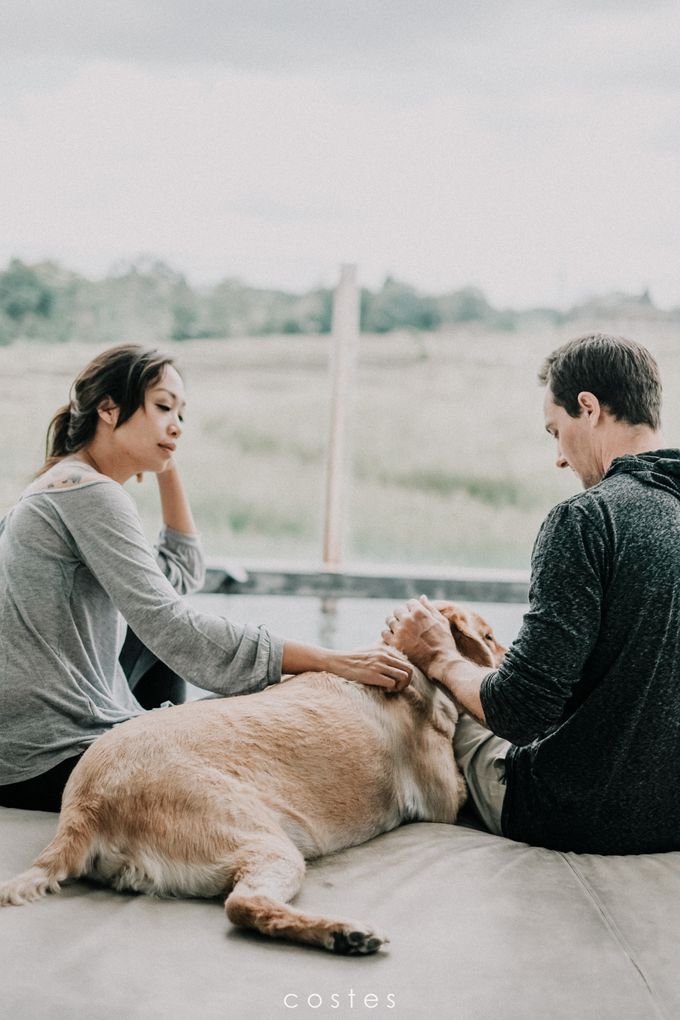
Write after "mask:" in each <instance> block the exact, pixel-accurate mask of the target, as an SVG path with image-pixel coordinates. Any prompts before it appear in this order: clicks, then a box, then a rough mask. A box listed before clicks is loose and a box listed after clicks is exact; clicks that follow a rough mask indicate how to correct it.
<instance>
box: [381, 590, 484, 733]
mask: <svg viewBox="0 0 680 1020" xmlns="http://www.w3.org/2000/svg"><path fill="white" fill-rule="evenodd" d="M393 620H394V623H393V624H392V626H391V627H389V628H387V629H386V630H384V631H383V635H382V636H383V640H384V641H385V643H386V644H388V645H393V646H395V647H396V648H399V649H401V651H403V652H404V654H405V655H406V656H407V658H408V659H410V661H411V662H413V663H414V664H415V665H416V666H418V668H419V669H421V670H422V671H423V673H425V675H426V676H429V677H430V679H432V680H437V681H439V683H440V684H441V685H442V687H444V688H445V689H446V690H447V691H448V692H449V693H450V694H451V695H452V697H453V699H454V701H455V702H456V703H457V704H458V705H459V706H460V707H461V708H464V709H465V710H466V711H467V712H469V713H470V715H472V716H474V717H475V719H477V720H478V721H479V722H480V723H482V724H483V725H486V720H485V718H484V709H483V708H482V702H481V700H480V696H479V689H480V686H481V683H482V680H483V679H484V677H486V676H488V675H489V672H490V670H489V669H488V667H485V666H477V665H476V664H475V663H474V662H469V661H468V660H467V659H464V658H463V656H462V655H461V654H460V652H459V651H458V648H457V647H456V642H455V640H454V638H453V635H452V633H451V628H450V626H449V624H448V622H447V620H446V619H445V618H444V617H443V616H442V614H441V613H440V612H439V611H438V610H437V609H435V607H434V606H433V605H431V604H430V602H429V600H428V599H427V598H426V596H425V595H423V596H421V598H420V599H419V600H415V599H414V600H411V601H410V602H408V603H407V606H406V609H404V610H397V612H395V614H394V617H393Z"/></svg>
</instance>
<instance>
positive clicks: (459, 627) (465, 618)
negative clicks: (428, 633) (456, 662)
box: [432, 600, 507, 666]
mask: <svg viewBox="0 0 680 1020" xmlns="http://www.w3.org/2000/svg"><path fill="white" fill-rule="evenodd" d="M432 605H433V606H434V607H435V609H438V610H439V612H440V613H441V614H442V616H445V617H446V619H447V620H448V622H449V626H450V627H451V633H452V634H453V638H454V641H455V642H456V645H457V647H458V649H459V651H460V654H461V655H462V656H464V658H466V659H470V661H471V662H476V663H477V665H478V666H500V664H501V662H502V661H503V656H504V655H505V653H506V651H507V648H504V647H503V645H501V644H499V642H498V641H496V638H495V637H494V635H493V631H492V630H491V627H490V626H489V624H488V623H487V622H486V620H485V619H484V618H483V617H482V616H480V615H479V613H475V612H474V611H473V610H471V609H463V608H462V607H461V606H459V605H456V603H455V602H444V601H442V600H436V601H433V602H432Z"/></svg>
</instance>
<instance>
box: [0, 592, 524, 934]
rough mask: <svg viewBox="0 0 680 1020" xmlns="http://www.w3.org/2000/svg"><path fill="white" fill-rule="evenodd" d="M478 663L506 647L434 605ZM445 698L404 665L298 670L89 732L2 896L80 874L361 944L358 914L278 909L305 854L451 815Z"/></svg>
mask: <svg viewBox="0 0 680 1020" xmlns="http://www.w3.org/2000/svg"><path fill="white" fill-rule="evenodd" d="M435 605H436V606H437V607H438V608H439V609H440V610H441V611H442V612H444V614H445V615H446V616H447V618H448V619H449V621H450V623H451V627H452V631H453V633H454V636H455V637H456V640H457V643H458V647H459V648H460V649H461V652H462V653H463V654H464V655H466V656H467V657H468V658H470V659H472V660H473V661H475V662H478V663H479V664H481V665H488V666H494V665H496V664H498V662H500V660H501V658H502V656H503V653H504V651H505V649H504V648H502V647H501V646H500V645H498V644H497V643H496V641H495V640H494V638H493V635H492V634H491V632H490V630H489V627H488V625H487V624H486V623H485V622H484V621H483V620H482V619H481V617H479V616H477V614H475V613H466V612H465V611H464V610H462V609H460V608H459V607H457V606H455V605H453V604H452V603H435ZM457 718H458V712H457V710H456V708H455V706H454V704H453V703H452V701H451V700H450V699H449V698H448V697H446V696H445V695H444V694H443V693H442V692H441V691H440V690H439V688H438V687H437V686H436V685H435V684H433V683H431V682H430V681H428V680H427V679H426V678H425V677H424V676H423V675H422V673H420V672H419V671H418V670H414V678H413V681H412V683H411V685H410V686H409V687H407V688H406V689H405V690H404V691H403V692H402V693H400V694H390V693H386V692H385V691H384V690H382V689H379V688H376V687H366V686H362V685H360V684H355V683H350V682H349V681H347V680H343V679H342V678H340V677H337V676H333V675H331V674H328V673H306V674H302V675H300V676H297V677H293V678H292V679H289V680H287V681H286V682H285V683H282V684H279V685H276V686H274V687H269V688H267V690H265V691H262V692H260V693H259V694H251V695H248V696H241V697H235V698H223V699H210V700H205V701H195V702H190V703H189V704H186V705H179V706H177V707H175V708H170V709H165V710H162V711H157V712H150V713H148V714H146V715H143V716H140V717H138V718H135V719H132V720H130V721H129V722H126V723H123V724H122V725H120V726H116V727H115V728H114V729H113V730H111V731H110V732H109V733H107V734H105V735H104V736H102V737H99V738H98V739H97V740H96V741H95V742H94V743H93V744H92V745H91V747H90V748H88V750H87V752H86V753H85V754H84V755H83V758H82V759H81V761H80V762H79V763H78V765H77V766H76V768H75V769H74V771H73V773H72V775H71V777H70V779H69V781H68V783H67V785H66V789H65V790H64V796H63V802H62V810H61V815H60V818H59V828H58V830H57V833H56V835H55V837H54V839H53V840H52V842H51V843H50V844H49V845H48V846H47V847H46V848H45V850H43V851H42V853H41V854H40V856H39V857H38V858H37V860H36V861H35V863H34V865H33V867H32V868H31V869H30V870H29V871H26V872H24V873H23V874H22V875H19V876H17V877H16V878H14V879H11V880H10V881H8V882H5V883H3V884H0V905H5V904H10V903H14V904H19V903H25V902H28V901H30V900H34V899H38V898H39V897H40V896H42V895H44V894H45V893H46V892H48V891H52V892H56V891H58V889H59V883H60V882H63V881H64V880H65V879H67V878H77V877H80V876H88V877H91V878H95V879H97V880H99V881H104V882H106V883H108V884H110V885H112V886H113V887H114V888H116V889H120V890H125V889H132V890H136V891H139V892H144V893H155V894H159V895H165V896H206V897H213V896H222V895H224V894H225V893H227V892H228V891H229V890H231V891H230V893H229V895H228V897H227V899H226V910H227V915H228V917H229V919H230V920H231V921H232V922H233V923H234V924H238V925H244V926H247V927H251V928H256V929H257V930H259V931H260V932H263V933H264V934H267V935H272V936H277V937H282V938H288V939H293V940H295V941H299V942H306V943H310V944H313V945H319V946H323V947H324V948H326V949H331V950H333V951H335V952H342V953H370V952H374V951H375V950H377V949H379V948H380V946H381V945H382V944H383V942H385V941H386V937H385V936H384V935H383V934H381V933H380V932H377V931H375V930H374V928H373V927H372V926H371V925H367V924H365V923H363V922H354V921H348V920H339V919H337V918H325V917H312V916H309V915H307V914H303V913H302V912H300V911H298V910H295V909H294V908H292V907H290V906H288V901H289V900H290V899H292V898H293V896H294V895H295V894H296V893H297V892H298V890H299V888H300V886H301V883H302V880H303V877H304V871H305V860H310V859H313V858H315V857H320V856H321V855H323V854H328V853H332V852H333V851H335V850H341V849H344V848H346V847H350V846H355V845H356V844H359V843H363V842H365V841H366V840H368V839H372V838H373V837H374V836H377V835H379V834H380V833H383V832H387V831H389V830H390V829H394V828H396V827H397V826H398V825H400V824H401V823H402V822H406V821H431V822H455V820H456V817H457V815H458V811H459V809H460V807H461V805H462V803H463V801H464V800H465V796H466V791H465V783H464V781H463V778H462V776H461V775H460V773H459V772H458V770H457V767H456V764H455V761H454V757H453V750H452V738H453V733H454V729H455V725H456V721H457Z"/></svg>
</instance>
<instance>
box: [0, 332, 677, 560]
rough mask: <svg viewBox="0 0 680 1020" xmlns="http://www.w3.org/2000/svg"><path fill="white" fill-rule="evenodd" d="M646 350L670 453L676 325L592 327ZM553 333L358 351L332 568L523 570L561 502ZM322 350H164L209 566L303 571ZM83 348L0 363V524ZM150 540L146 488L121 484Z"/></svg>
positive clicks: (572, 486)
mask: <svg viewBox="0 0 680 1020" xmlns="http://www.w3.org/2000/svg"><path fill="white" fill-rule="evenodd" d="M608 327H613V329H614V330H615V331H617V332H623V333H625V334H626V335H629V336H632V337H634V338H635V339H638V340H640V341H642V342H643V343H645V344H646V345H647V346H648V347H649V348H650V349H651V350H652V351H653V353H654V354H655V355H656V357H657V358H658V360H659V363H660V365H661V370H662V375H663V378H664V382H665V393H666V398H665V414H664V422H665V440H666V444H667V445H674V446H678V445H680V333H679V331H678V327H677V325H675V326H671V325H667V324H663V323H661V324H659V323H650V322H644V321H643V322H639V323H610V324H607V323H598V328H600V329H604V328H608ZM573 332H574V330H573V326H572V327H571V330H570V333H569V334H566V333H564V334H563V333H561V332H559V331H557V330H554V331H553V330H548V331H545V330H543V331H538V330H537V331H535V332H532V333H521V334H520V333H509V334H487V335H484V334H481V333H479V332H476V331H475V330H474V329H472V328H467V329H460V330H458V331H457V332H455V333H452V334H448V335H435V334H431V335H430V334H413V335H411V334H389V335H383V336H379V337H377V336H363V337H362V339H361V352H360V361H359V366H358V371H357V376H356V384H355V392H354V396H353V401H352V412H351V421H352V447H353V458H352V460H353V472H352V481H351V484H350V487H349V491H348V513H347V535H346V541H345V559H346V560H347V561H348V562H349V561H351V562H358V561H370V562H373V563H378V562H385V563H390V564H398V563H403V564H415V563H417V564H420V565H431V566H433V567H435V568H450V567H454V566H497V567H520V568H526V567H528V563H529V555H530V551H531V545H532V542H533V539H534V537H535V534H536V531H537V529H538V527H539V524H540V522H541V520H542V518H543V516H544V515H545V513H546V511H547V510H548V509H549V508H550V507H551V506H552V505H553V504H554V503H555V502H557V501H558V500H560V499H563V498H565V497H566V496H568V495H570V494H571V493H573V492H575V491H577V489H578V482H577V480H576V479H575V477H574V476H573V475H572V474H571V472H561V471H558V470H557V468H556V467H555V465H554V449H553V446H554V444H553V442H552V440H551V439H550V437H549V436H548V435H547V434H546V433H545V432H544V431H543V420H542V415H541V402H542V391H541V389H540V387H539V386H538V385H537V383H536V371H537V368H538V366H539V364H540V362H541V359H542V357H543V356H544V355H545V354H547V353H548V352H549V351H550V350H552V349H553V348H554V347H555V346H557V344H559V343H561V342H562V341H563V340H565V339H567V338H568V336H569V335H573ZM329 343H330V341H329V338H328V337H304V338H298V337H281V338H278V337H268V338H263V339H260V338H256V339H253V338H250V339H247V340H225V341H214V340H211V341H190V342H184V343H181V344H176V345H174V347H173V346H172V345H166V346H169V347H170V349H171V351H172V353H173V354H174V355H175V356H176V357H177V358H178V359H179V363H180V367H181V368H182V369H183V370H184V373H185V376H186V380H187V390H188V408H187V415H186V425H185V432H184V436H183V439H182V443H181V451H180V453H179V457H178V459H179V463H180V465H181V468H182V472H183V475H184V477H185V479H186V482H187V486H188V489H189V492H190V496H191V500H192V505H193V507H194V511H195V515H196V518H197V521H198V524H199V527H200V530H201V532H202V535H203V538H204V542H205V546H206V549H207V551H208V554H209V557H210V559H212V560H214V561H219V560H220V559H222V558H229V559H231V560H252V559H262V558H266V559H280V560H288V561H306V562H310V561H312V562H313V561H318V560H319V559H320V554H321V535H322V520H323V494H324V485H325V453H326V447H327V439H328V429H329V404H330V394H331V382H330V377H329V360H330V359H329V354H330V348H329ZM96 350H98V348H96V347H90V346H83V345H76V344H63V345H50V346H41V345H37V344H32V343H21V344H15V345H12V346H9V347H5V348H0V380H1V384H2V399H1V400H0V430H1V434H2V435H3V437H4V441H3V444H2V446H3V452H2V471H1V472H0V513H2V512H4V511H5V510H6V509H8V508H9V506H11V504H12V503H13V502H14V501H15V499H16V498H17V497H18V496H19V495H20V493H21V491H22V489H23V487H24V486H25V485H26V484H27V482H28V480H29V479H30V476H31V474H32V473H33V472H34V471H35V470H36V468H37V467H38V466H39V465H40V463H41V460H42V453H43V441H44V434H45V430H46V427H47V424H48V422H49V419H50V417H51V415H52V413H53V411H54V410H55V409H56V408H57V407H58V406H59V405H60V404H62V403H63V402H64V401H65V400H66V399H67V396H68V388H69V384H70V382H71V380H72V378H73V376H74V375H75V373H76V372H77V371H78V370H79V369H80V368H81V367H82V365H84V364H85V363H86V361H87V360H88V359H89V358H90V357H91V356H92V354H94V353H95V352H96ZM129 489H130V491H131V492H132V494H133V495H134V496H135V498H136V499H137V501H138V504H139V507H140V511H141V513H142V518H143V520H144V524H145V528H146V529H147V532H148V533H149V535H150V536H153V535H154V534H155V531H156V529H157V526H158V522H159V517H158V500H157V490H156V486H155V483H154V480H153V478H148V477H147V478H146V479H145V481H144V483H143V484H142V485H141V486H138V485H136V484H135V483H134V482H132V483H129Z"/></svg>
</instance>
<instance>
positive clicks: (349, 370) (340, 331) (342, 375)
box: [323, 265, 359, 570]
mask: <svg viewBox="0 0 680 1020" xmlns="http://www.w3.org/2000/svg"><path fill="white" fill-rule="evenodd" d="M332 334H333V353H332V362H331V373H332V378H333V396H332V401H331V426H330V440H329V447H328V459H327V475H326V513H325V518H324V539H323V567H324V569H325V570H337V569H338V568H339V566H340V563H341V561H342V538H343V523H344V521H343V518H344V512H345V503H346V482H347V475H348V470H349V464H350V457H349V445H350V444H349V437H348V419H349V409H350V401H351V396H352V387H353V383H354V373H355V365H356V360H357V352H358V347H359V292H358V289H357V267H356V266H353V265H344V266H342V268H341V271H340V282H339V283H338V286H337V289H336V291H335V300H334V302H333V323H332Z"/></svg>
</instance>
